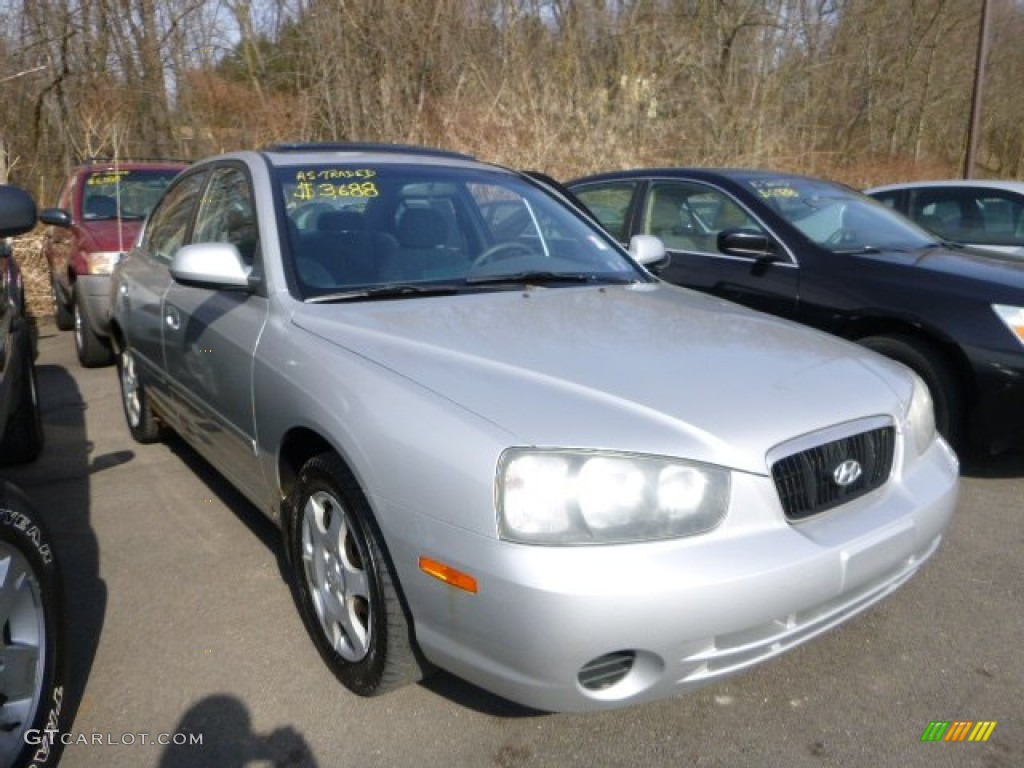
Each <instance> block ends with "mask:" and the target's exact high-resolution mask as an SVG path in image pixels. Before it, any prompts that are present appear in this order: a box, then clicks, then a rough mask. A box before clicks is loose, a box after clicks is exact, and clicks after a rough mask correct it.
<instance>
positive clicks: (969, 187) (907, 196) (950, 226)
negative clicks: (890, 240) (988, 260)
mask: <svg viewBox="0 0 1024 768" xmlns="http://www.w3.org/2000/svg"><path fill="white" fill-rule="evenodd" d="M866 194H868V195H870V196H871V197H873V198H875V199H876V200H878V201H879V202H881V203H884V204H885V205H887V206H889V207H890V208H892V209H894V210H897V211H899V212H900V213H902V214H903V215H904V216H908V217H910V218H911V219H913V220H914V221H916V222H917V223H918V224H920V225H921V226H922V227H925V228H926V229H928V230H930V231H932V232H934V233H935V234H936V235H938V236H939V237H941V238H943V239H944V240H949V241H950V242H954V243H960V244H962V245H973V246H978V247H981V248H990V249H992V250H997V251H1003V252H1004V253H1010V254H1013V255H1014V256H1020V257H1024V182H1021V181H995V180H990V179H967V180H964V179H952V180H949V181H915V182H907V183H905V184H888V185H886V186H884V187H875V188H873V189H869V190H867V191H866Z"/></svg>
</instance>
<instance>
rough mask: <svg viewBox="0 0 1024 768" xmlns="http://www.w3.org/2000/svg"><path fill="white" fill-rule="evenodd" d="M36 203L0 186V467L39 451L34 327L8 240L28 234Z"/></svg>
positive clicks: (22, 193)
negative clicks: (26, 308) (27, 312)
mask: <svg viewBox="0 0 1024 768" xmlns="http://www.w3.org/2000/svg"><path fill="white" fill-rule="evenodd" d="M35 223H36V206H35V201H33V200H32V198H31V197H30V196H29V194H28V193H27V192H26V191H25V190H23V189H20V188H18V187H14V186H10V185H7V184H4V185H0V238H3V239H0V464H21V463H24V462H27V461H34V460H35V459H36V458H37V457H38V456H39V454H40V453H41V452H42V450H43V440H44V435H43V421H42V417H41V415H40V413H39V389H38V387H37V385H36V366H35V359H36V337H35V328H34V326H33V325H32V322H31V320H30V319H29V317H28V315H27V314H26V312H25V291H24V285H23V283H22V276H21V269H20V268H19V266H18V262H17V261H16V260H15V258H14V247H13V245H12V244H11V243H10V242H9V241H8V240H7V239H6V238H9V237H13V236H14V235H19V234H23V233H25V232H28V231H29V230H31V229H32V228H33V227H34V226H35Z"/></svg>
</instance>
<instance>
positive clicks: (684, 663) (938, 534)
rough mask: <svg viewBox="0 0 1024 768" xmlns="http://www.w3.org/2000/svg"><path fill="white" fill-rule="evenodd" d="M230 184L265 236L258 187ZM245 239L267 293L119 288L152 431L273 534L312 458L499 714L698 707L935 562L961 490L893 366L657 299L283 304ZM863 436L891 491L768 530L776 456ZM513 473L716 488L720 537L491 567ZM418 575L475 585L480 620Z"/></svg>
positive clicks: (510, 550)
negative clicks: (721, 512)
mask: <svg viewBox="0 0 1024 768" xmlns="http://www.w3.org/2000/svg"><path fill="white" fill-rule="evenodd" d="M230 157H231V158H233V159H235V160H242V161H244V162H245V164H246V167H247V169H248V172H249V174H250V176H251V179H252V183H253V190H254V194H253V199H254V201H255V204H256V207H257V210H260V211H271V210H273V209H274V200H273V195H272V192H271V186H270V179H269V175H268V173H267V170H266V163H265V161H264V159H263V158H262V157H261V156H259V155H256V154H254V153H241V154H238V155H233V156H230ZM406 160H408V158H406ZM281 161H282V162H284V160H283V159H282V160H281ZM416 161H417V162H427V163H429V162H436V163H438V164H442V165H445V166H447V167H452V166H457V167H461V166H463V165H465V166H467V167H476V165H475V164H473V163H469V162H463V161H458V160H452V159H450V158H445V159H444V160H443V161H442V160H436V161H433V160H430V159H429V158H416ZM289 162H290V161H289ZM307 162H308V161H307ZM375 162H376V160H375ZM380 162H382V163H384V162H391V159H390V158H382V159H380ZM490 170H492V171H494V172H499V171H497V170H496V169H490ZM258 224H259V233H260V241H261V245H260V248H261V254H262V279H263V290H262V291H261V292H239V291H227V290H222V291H217V290H211V289H206V288H197V287H190V286H184V285H181V284H178V283H175V282H174V281H173V280H172V279H171V277H170V274H169V272H168V265H167V264H166V263H164V262H162V261H159V260H157V259H153V258H150V256H149V255H148V254H146V253H145V252H142V251H140V250H139V249H136V250H135V251H133V252H132V254H130V255H129V257H128V258H127V259H126V260H125V261H124V262H123V263H122V264H121V265H119V266H118V268H117V270H116V272H115V280H114V282H115V287H114V293H113V295H114V302H113V303H114V308H113V312H114V320H115V324H116V325H117V326H118V328H119V329H120V331H121V333H122V334H123V337H124V340H125V341H126V342H127V343H128V344H129V346H131V348H132V349H133V350H134V352H135V354H136V355H137V357H138V359H139V361H140V363H141V365H140V370H141V372H142V376H143V377H144V379H145V384H146V386H147V387H148V389H147V392H150V393H151V394H152V396H153V397H152V400H153V404H154V406H155V407H156V409H157V410H158V412H159V414H160V415H161V417H162V418H164V419H165V420H166V421H168V423H169V424H170V425H171V426H172V427H174V428H175V429H176V430H178V431H180V432H181V434H182V436H183V437H184V438H185V439H186V440H187V441H188V442H189V443H190V444H192V445H193V446H195V447H196V448H197V450H199V451H200V453H202V455H203V456H205V457H206V458H207V459H208V460H209V461H210V462H211V463H212V464H213V465H214V466H215V467H216V468H217V469H218V470H220V471H221V472H223V473H224V474H225V476H227V477H228V478H229V479H230V480H231V481H232V483H233V484H234V485H236V486H237V487H238V488H239V489H240V490H241V491H242V492H243V493H245V494H246V496H247V497H248V498H249V499H250V500H252V501H253V502H254V503H255V504H257V505H258V506H259V507H260V508H261V509H262V510H263V511H264V512H265V513H266V514H267V515H268V516H270V517H272V518H273V519H275V520H277V521H278V522H281V521H280V520H279V516H280V514H281V509H282V505H281V500H282V494H283V489H282V488H283V484H284V482H285V478H284V477H283V476H282V475H281V461H280V450H281V447H282V445H283V444H284V442H285V441H286V440H287V439H288V437H289V436H290V435H292V434H295V432H296V430H302V431H304V432H305V433H308V434H309V435H315V436H317V438H318V439H320V440H322V441H324V443H326V444H327V445H330V446H331V447H332V448H333V450H334V451H336V452H337V453H338V455H339V456H341V457H342V459H343V460H344V461H345V462H346V464H347V465H348V466H349V467H350V468H351V470H352V472H353V474H354V476H355V477H356V479H357V481H358V482H359V484H360V487H361V488H362V489H363V491H364V492H365V494H366V496H367V498H368V500H369V502H370V506H371V508H372V510H373V513H374V515H375V517H376V519H377V522H378V524H379V526H380V529H381V532H382V534H383V537H384V540H385V542H386V545H387V548H388V552H389V555H390V558H391V560H392V562H393V563H394V565H395V568H396V571H397V575H398V578H399V582H400V583H401V586H402V590H403V593H404V595H405V598H406V600H407V602H408V606H409V609H410V611H411V614H412V617H413V620H414V628H415V633H416V639H417V641H418V644H419V645H420V647H421V649H422V651H423V652H424V654H425V655H426V657H427V658H428V659H430V660H431V661H433V662H434V663H436V664H438V665H439V666H441V667H444V668H446V669H448V670H450V671H452V672H454V673H455V674H458V675H460V676H462V677H464V678H466V679H468V680H470V681H472V682H474V683H477V684H479V685H481V686H483V687H485V688H487V689H489V690H491V691H493V692H495V693H498V694H499V695H502V696H506V697H508V698H510V699H513V700H515V701H519V702H521V703H524V704H527V705H530V706H534V707H538V708H542V709H557V710H589V709H603V708H609V707H615V706H623V705H625V704H633V703H638V702H641V701H647V700H652V699H656V698H662V697H664V696H667V695H672V694H674V693H677V692H682V691H685V690H688V689H690V688H693V687H696V686H699V685H703V684H706V683H708V682H710V681H713V680H716V679H718V678H720V677H722V676H724V675H727V674H731V673H733V672H736V671H738V670H740V669H744V668H746V667H748V666H750V665H752V664H754V663H757V662H759V661H762V660H764V659H766V658H770V657H771V656H774V655H776V654H778V653H781V652H783V651H785V650H787V649H788V648H790V647H793V646H794V645H796V644H798V643H800V642H803V641H805V640H807V639H809V638H811V637H813V636H815V635H817V634H819V633H821V632H823V631H825V630H826V629H828V628H830V627H832V626H834V625H836V624H838V623H839V622H841V621H843V620H845V619H846V618H848V617H850V616H852V615H854V614H856V613H858V612H860V611H861V610H864V609H865V608H867V607H868V606H870V605H873V604H874V603H875V602H877V601H878V600H880V599H882V598H883V597H885V596H886V595H887V594H889V593H890V592H892V591H893V590H894V589H895V588H897V587H898V586H899V585H900V584H902V583H903V582H904V581H906V579H907V578H909V577H910V576H911V575H912V574H913V573H914V572H915V571H916V570H917V568H918V567H920V565H921V564H922V563H923V562H924V561H925V560H927V558H928V557H929V556H930V555H931V554H932V553H933V552H934V551H935V550H936V548H937V547H938V545H939V543H940V541H941V539H942V536H943V532H944V530H945V528H946V526H947V524H948V521H949V519H950V516H951V515H952V513H953V510H954V508H955V505H956V498H957V489H958V465H957V462H956V458H955V456H953V454H952V452H951V451H950V450H949V449H948V447H947V446H946V445H945V443H943V442H942V440H941V439H940V438H935V439H934V440H933V441H932V442H931V444H930V446H929V447H928V449H927V450H926V451H925V452H924V453H923V455H918V454H917V451H916V449H914V448H913V447H912V446H913V439H912V438H911V436H910V435H909V434H908V429H909V428H910V427H909V425H908V424H907V423H906V418H907V409H908V405H909V402H910V399H911V395H912V390H913V380H912V378H911V376H910V375H909V373H908V372H907V371H906V369H904V368H903V367H902V366H900V365H898V364H896V363H893V362H891V361H889V360H887V359H885V358H882V357H880V356H878V355H875V354H874V353H871V352H869V351H867V350H865V349H863V348H861V347H858V346H854V345H850V344H846V343H844V342H841V341H839V340H837V339H835V338H833V337H831V336H825V335H823V334H820V333H817V332H815V331H812V330H809V329H807V328H803V327H800V326H796V325H794V324H790V323H787V322H785V321H782V320H778V319H774V318H771V317H768V316H766V315H761V314H759V313H756V312H753V311H750V310H747V309H744V308H741V307H738V306H736V305H733V304H730V303H728V302H723V301H720V300H717V299H713V298H710V297H707V296H704V295H702V294H696V293H693V292H690V291H687V290H685V289H680V288H675V287H671V286H667V285H665V284H662V283H660V282H649V283H636V284H632V285H624V286H614V285H599V286H578V287H576V286H560V287H555V288H543V287H535V288H530V289H524V290H511V291H498V292H483V293H468V294H459V295H453V296H430V297H417V298H399V299H395V300H388V301H378V302H374V301H352V302H344V303H337V304H332V303H323V304H314V303H304V302H302V301H300V300H298V299H296V298H295V297H294V296H292V294H291V293H290V292H289V290H288V288H287V282H286V280H287V278H286V275H287V273H286V270H285V268H284V266H283V264H282V261H283V258H284V254H283V253H282V250H281V248H280V238H279V234H278V232H277V225H276V222H275V218H274V217H273V216H269V215H261V216H260V217H259V220H258ZM878 424H885V425H889V426H892V427H894V428H895V431H896V451H895V459H894V464H893V469H892V472H891V476H890V477H889V480H888V482H885V483H884V484H883V485H882V486H881V487H879V488H877V489H875V490H874V491H871V492H870V493H868V494H867V495H865V496H862V497H860V498H857V499H856V500H854V501H851V502H849V503H847V504H844V505H842V506H840V507H837V508H835V509H832V510H829V511H827V512H824V513H821V514H819V515H816V516H814V517H813V518H810V519H808V520H805V521H803V522H800V523H792V522H790V521H787V519H786V517H785V515H784V513H783V510H782V506H781V503H780V500H779V495H778V493H777V491H776V489H775V486H774V483H773V481H772V478H771V475H770V472H771V468H770V463H769V462H770V460H771V459H772V458H773V457H774V456H775V454H776V453H778V452H779V451H780V450H783V448H780V446H785V448H786V449H787V450H788V449H794V450H795V448H794V446H797V447H799V446H802V445H805V444H806V445H812V444H818V443H819V442H824V441H826V440H829V439H834V437H835V436H836V435H847V434H853V433H854V432H857V431H858V430H861V429H863V428H867V427H869V426H877V425H878ZM794 441H795V442H794ZM517 446H518V447H528V446H538V447H563V448H576V449H595V450H601V449H607V450H614V451H618V452H627V453H629V452H633V453H642V454H653V455H661V456H669V457H681V458H684V459H688V460H692V461H697V462H703V463H708V464H715V465H719V466H723V467H726V468H729V469H730V470H731V474H732V485H731V499H730V503H729V508H728V513H727V515H726V517H725V519H724V520H723V522H722V523H721V524H720V525H719V526H718V527H716V528H715V529H714V530H712V531H710V532H708V533H705V534H702V535H696V536H690V537H686V538H679V539H670V540H663V541H648V542H643V543H633V544H616V545H602V546H536V545H523V544H516V543H512V542H509V541H504V540H502V539H500V538H499V536H498V526H497V519H496V508H495V480H496V471H497V467H498V462H499V459H500V457H501V455H502V453H503V451H505V450H506V449H508V448H510V447H517ZM421 557H430V558H435V559H437V560H439V561H441V562H444V563H446V564H448V565H450V566H451V567H453V568H456V569H459V570H462V571H464V572H466V573H469V574H472V575H473V576H474V578H476V579H477V581H478V583H479V591H478V593H477V594H470V593H466V592H461V591H459V590H456V589H454V588H452V587H451V586H449V585H446V584H444V583H442V582H440V581H438V580H437V579H435V578H432V577H430V576H428V575H427V574H425V573H424V572H423V571H421V570H420V568H419V566H418V563H419V559H420V558H421ZM541 627H543V632H541V631H539V630H538V628H541ZM627 650H628V651H633V652H635V654H636V660H635V663H634V664H633V667H632V669H631V671H630V672H629V674H628V675H627V676H626V677H625V679H623V680H622V681H621V682H619V683H617V684H616V685H613V686H611V687H610V688H607V689H602V690H588V689H585V688H584V687H583V686H582V685H581V684H580V682H579V680H578V673H579V671H580V669H581V667H583V666H584V665H586V664H587V663H588V662H590V661H591V660H593V659H594V658H596V657H600V656H602V655H604V654H609V653H613V652H618V651H627Z"/></svg>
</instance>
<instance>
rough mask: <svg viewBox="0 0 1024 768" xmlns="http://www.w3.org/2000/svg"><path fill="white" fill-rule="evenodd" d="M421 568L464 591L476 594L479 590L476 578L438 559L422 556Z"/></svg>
mask: <svg viewBox="0 0 1024 768" xmlns="http://www.w3.org/2000/svg"><path fill="white" fill-rule="evenodd" d="M420 570H421V571H423V572H424V573H426V574H427V575H429V576H433V577H434V578H435V579H439V580H441V581H443V582H444V583H445V584H450V585H451V586H453V587H456V588H457V589H461V590H463V591H464V592H469V593H470V594H473V595H475V594H476V593H477V592H478V591H479V590H478V589H477V585H476V579H474V578H473V577H472V576H470V575H469V574H468V573H463V572H462V571H457V570H455V569H454V568H452V567H451V566H450V565H445V564H444V563H439V562H437V560H431V559H430V558H429V557H421V558H420Z"/></svg>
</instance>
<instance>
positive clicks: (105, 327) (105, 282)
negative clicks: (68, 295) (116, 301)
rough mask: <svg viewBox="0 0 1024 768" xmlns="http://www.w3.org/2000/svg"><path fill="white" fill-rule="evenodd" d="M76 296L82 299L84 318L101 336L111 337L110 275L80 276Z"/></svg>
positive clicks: (76, 282)
mask: <svg viewBox="0 0 1024 768" xmlns="http://www.w3.org/2000/svg"><path fill="white" fill-rule="evenodd" d="M75 294H76V296H80V297H81V299H82V314H83V315H84V317H83V318H82V319H83V320H84V321H85V322H87V323H88V324H89V327H90V328H92V330H93V331H94V332H95V333H96V334H97V335H99V336H109V335H110V275H79V276H78V278H77V279H76V280H75Z"/></svg>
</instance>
